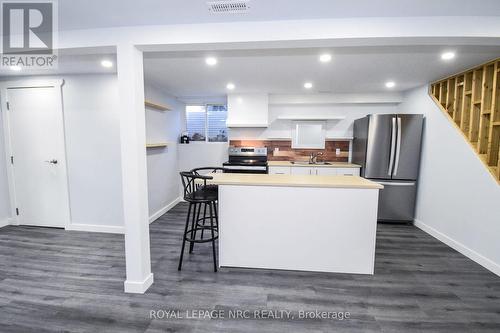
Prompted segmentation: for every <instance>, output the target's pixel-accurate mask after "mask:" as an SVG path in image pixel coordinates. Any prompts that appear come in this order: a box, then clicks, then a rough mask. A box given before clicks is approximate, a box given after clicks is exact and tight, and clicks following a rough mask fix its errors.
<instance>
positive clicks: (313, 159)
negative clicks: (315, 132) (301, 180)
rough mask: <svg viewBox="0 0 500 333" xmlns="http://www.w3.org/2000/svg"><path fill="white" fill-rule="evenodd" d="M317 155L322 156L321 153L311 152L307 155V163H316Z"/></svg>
mask: <svg viewBox="0 0 500 333" xmlns="http://www.w3.org/2000/svg"><path fill="white" fill-rule="evenodd" d="M318 156H323V153H322V152H318V153H311V155H309V164H316V163H317V162H318Z"/></svg>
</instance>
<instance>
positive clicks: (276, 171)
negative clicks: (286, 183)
mask: <svg viewBox="0 0 500 333" xmlns="http://www.w3.org/2000/svg"><path fill="white" fill-rule="evenodd" d="M290 169H291V167H281V166H272V167H269V174H270V175H289V174H290Z"/></svg>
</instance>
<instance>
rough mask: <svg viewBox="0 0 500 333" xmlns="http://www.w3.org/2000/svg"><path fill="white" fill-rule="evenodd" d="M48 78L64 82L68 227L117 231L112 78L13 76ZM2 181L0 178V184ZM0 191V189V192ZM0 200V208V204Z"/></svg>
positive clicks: (117, 150)
mask: <svg viewBox="0 0 500 333" xmlns="http://www.w3.org/2000/svg"><path fill="white" fill-rule="evenodd" d="M54 78H62V79H64V81H65V83H64V85H63V107H64V125H65V137H66V154H67V164H68V185H69V192H70V208H71V222H72V223H71V227H70V229H76V230H89V231H103V232H123V209H122V208H123V206H122V187H121V156H120V128H119V109H118V85H117V77H116V75H114V74H107V75H63V76H58V77H54V76H51V77H40V76H38V77H36V78H35V77H20V78H18V79H19V80H27V79H36V80H43V79H54ZM4 80H6V79H4ZM1 149H3V146H2V148H1ZM2 157H3V155H2ZM2 157H0V164H1V165H2V167H3V165H5V163H2V161H1V159H2ZM2 167H0V173H1V168H2ZM2 182H3V181H2V180H1V177H0V188H1V187H2ZM1 193H2V191H1V190H0V196H1V195H2V194H1ZM2 201H3V200H2ZM0 205H1V206H0V210H1V207H3V203H2V204H0Z"/></svg>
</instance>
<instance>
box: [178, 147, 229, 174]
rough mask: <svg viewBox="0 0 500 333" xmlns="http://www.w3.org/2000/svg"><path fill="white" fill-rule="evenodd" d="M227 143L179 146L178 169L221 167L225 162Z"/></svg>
mask: <svg viewBox="0 0 500 333" xmlns="http://www.w3.org/2000/svg"><path fill="white" fill-rule="evenodd" d="M228 147H229V143H227V142H208V143H205V142H192V143H190V144H187V145H186V144H183V145H179V158H180V159H179V168H180V169H181V170H182V171H187V170H191V169H193V168H200V167H214V166H218V167H221V166H222V163H224V162H226V161H227V148H228Z"/></svg>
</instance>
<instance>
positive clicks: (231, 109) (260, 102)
mask: <svg viewBox="0 0 500 333" xmlns="http://www.w3.org/2000/svg"><path fill="white" fill-rule="evenodd" d="M227 109H228V114H227V126H228V127H267V126H268V124H269V96H268V95H267V94H229V95H228V96H227Z"/></svg>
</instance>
